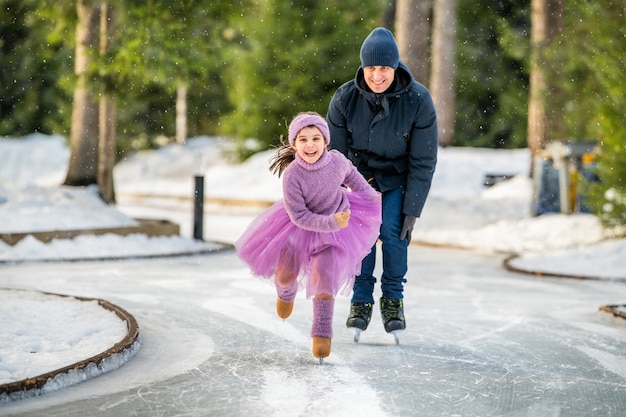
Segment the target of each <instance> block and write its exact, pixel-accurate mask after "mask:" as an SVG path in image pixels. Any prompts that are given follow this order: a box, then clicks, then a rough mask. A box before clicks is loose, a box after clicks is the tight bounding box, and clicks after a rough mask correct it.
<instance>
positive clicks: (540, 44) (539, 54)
mask: <svg viewBox="0 0 626 417" xmlns="http://www.w3.org/2000/svg"><path fill="white" fill-rule="evenodd" d="M562 15H563V3H562V0H532V2H531V16H530V18H531V30H530V45H531V50H530V85H529V90H530V91H529V97H528V148H529V149H530V151H531V155H532V156H533V157H535V156H537V155H539V154H540V153H541V151H542V150H543V149H545V147H546V142H547V141H548V136H549V135H550V134H551V133H554V132H558V131H559V130H560V129H559V126H560V125H561V117H560V116H559V115H558V114H556V113H553V114H552V115H551V117H550V118H548V117H547V110H546V101H547V100H548V94H547V93H548V91H550V90H551V89H550V88H549V87H548V85H547V81H546V73H545V71H546V68H544V66H543V62H544V59H543V54H544V50H545V48H546V46H547V45H549V44H550V42H551V41H552V39H553V38H554V37H555V36H557V35H558V34H560V33H561V32H562V30H563V21H562ZM552 93H556V92H555V91H552Z"/></svg>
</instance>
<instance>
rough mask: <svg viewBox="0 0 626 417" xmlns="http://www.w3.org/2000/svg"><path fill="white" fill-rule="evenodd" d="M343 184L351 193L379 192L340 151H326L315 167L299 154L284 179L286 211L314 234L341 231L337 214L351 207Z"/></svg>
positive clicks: (302, 226)
mask: <svg viewBox="0 0 626 417" xmlns="http://www.w3.org/2000/svg"><path fill="white" fill-rule="evenodd" d="M342 184H344V185H346V186H347V187H349V188H350V189H351V190H352V191H366V190H371V191H372V193H375V192H376V191H375V190H374V189H373V188H372V187H371V186H370V185H369V184H368V183H367V181H365V178H363V176H362V175H361V174H360V173H359V172H358V171H357V169H356V168H355V167H354V165H352V162H350V161H349V160H348V159H347V158H346V157H345V156H344V155H343V154H342V153H340V152H339V151H336V150H330V151H329V150H326V151H324V153H323V154H322V156H321V157H320V159H318V160H317V161H316V162H315V163H313V164H310V163H308V162H306V161H304V160H303V159H302V158H300V156H299V155H298V154H296V159H295V160H294V161H293V162H292V163H291V164H289V166H288V167H287V169H285V172H284V176H283V195H284V201H285V209H286V210H287V214H288V215H289V218H290V219H291V221H292V222H293V223H294V224H295V225H296V226H298V227H301V228H302V229H306V230H311V231H314V232H335V231H337V230H339V225H338V224H337V221H336V220H335V213H337V212H338V211H346V210H348V209H349V208H350V203H349V202H348V199H347V198H346V196H345V191H342V187H341V185H342Z"/></svg>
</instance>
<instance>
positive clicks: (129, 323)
mask: <svg viewBox="0 0 626 417" xmlns="http://www.w3.org/2000/svg"><path fill="white" fill-rule="evenodd" d="M9 290H12V289H9ZM42 294H46V295H52V296H57V297H71V298H75V299H77V300H79V301H97V302H98V305H99V306H100V307H102V308H103V309H105V310H109V311H112V312H113V313H115V315H116V316H117V317H118V318H120V319H121V320H123V321H124V322H125V323H126V328H127V331H126V335H125V336H124V337H123V338H122V339H121V340H120V341H119V342H117V343H115V344H114V345H113V346H111V347H110V348H108V349H106V350H105V351H104V352H102V353H99V354H97V355H95V356H92V357H90V358H87V359H83V360H81V361H79V362H76V363H74V364H71V365H68V366H64V367H62V368H59V369H56V370H53V371H50V372H46V373H44V374H41V375H37V376H35V377H32V378H26V379H23V380H20V381H15V382H10V383H8V384H1V385H0V396H3V395H7V396H9V397H11V395H12V394H16V393H18V392H27V391H31V390H36V389H42V388H43V387H44V385H45V384H46V383H47V382H48V381H49V380H50V379H51V378H54V377H56V376H58V375H62V374H67V373H68V372H70V371H77V370H81V369H84V368H86V367H87V366H89V365H90V364H95V365H96V366H97V365H99V364H100V363H101V362H102V361H103V360H104V359H106V358H108V357H110V356H112V355H115V354H117V353H121V352H123V351H124V350H126V349H129V348H130V347H131V346H133V344H134V343H135V342H136V341H137V339H138V338H139V324H138V323H137V320H136V319H135V317H133V316H132V315H131V314H130V313H129V312H127V311H126V310H124V309H123V308H121V307H119V306H117V305H115V304H113V303H110V302H108V301H106V300H102V299H98V298H87V297H77V296H71V295H63V294H55V293H49V292H42Z"/></svg>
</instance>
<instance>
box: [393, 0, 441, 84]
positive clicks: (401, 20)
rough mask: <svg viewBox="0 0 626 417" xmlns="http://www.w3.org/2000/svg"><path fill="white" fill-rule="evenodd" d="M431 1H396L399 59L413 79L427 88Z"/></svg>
mask: <svg viewBox="0 0 626 417" xmlns="http://www.w3.org/2000/svg"><path fill="white" fill-rule="evenodd" d="M431 8H432V0H397V2H396V25H395V29H396V30H395V32H396V40H397V41H398V49H399V50H400V58H401V59H402V61H403V62H404V63H405V64H406V66H407V67H409V69H410V70H411V72H412V73H413V77H415V79H416V80H417V81H419V82H420V83H422V84H424V85H426V86H428V80H429V75H430V19H429V18H430V12H431Z"/></svg>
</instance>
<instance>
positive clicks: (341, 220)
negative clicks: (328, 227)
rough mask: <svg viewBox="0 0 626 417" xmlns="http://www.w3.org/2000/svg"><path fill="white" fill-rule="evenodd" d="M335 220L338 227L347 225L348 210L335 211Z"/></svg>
mask: <svg viewBox="0 0 626 417" xmlns="http://www.w3.org/2000/svg"><path fill="white" fill-rule="evenodd" d="M335 220H336V221H337V224H338V225H339V228H340V229H343V228H346V227H348V222H349V221H350V210H346V211H338V212H337V213H335Z"/></svg>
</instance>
